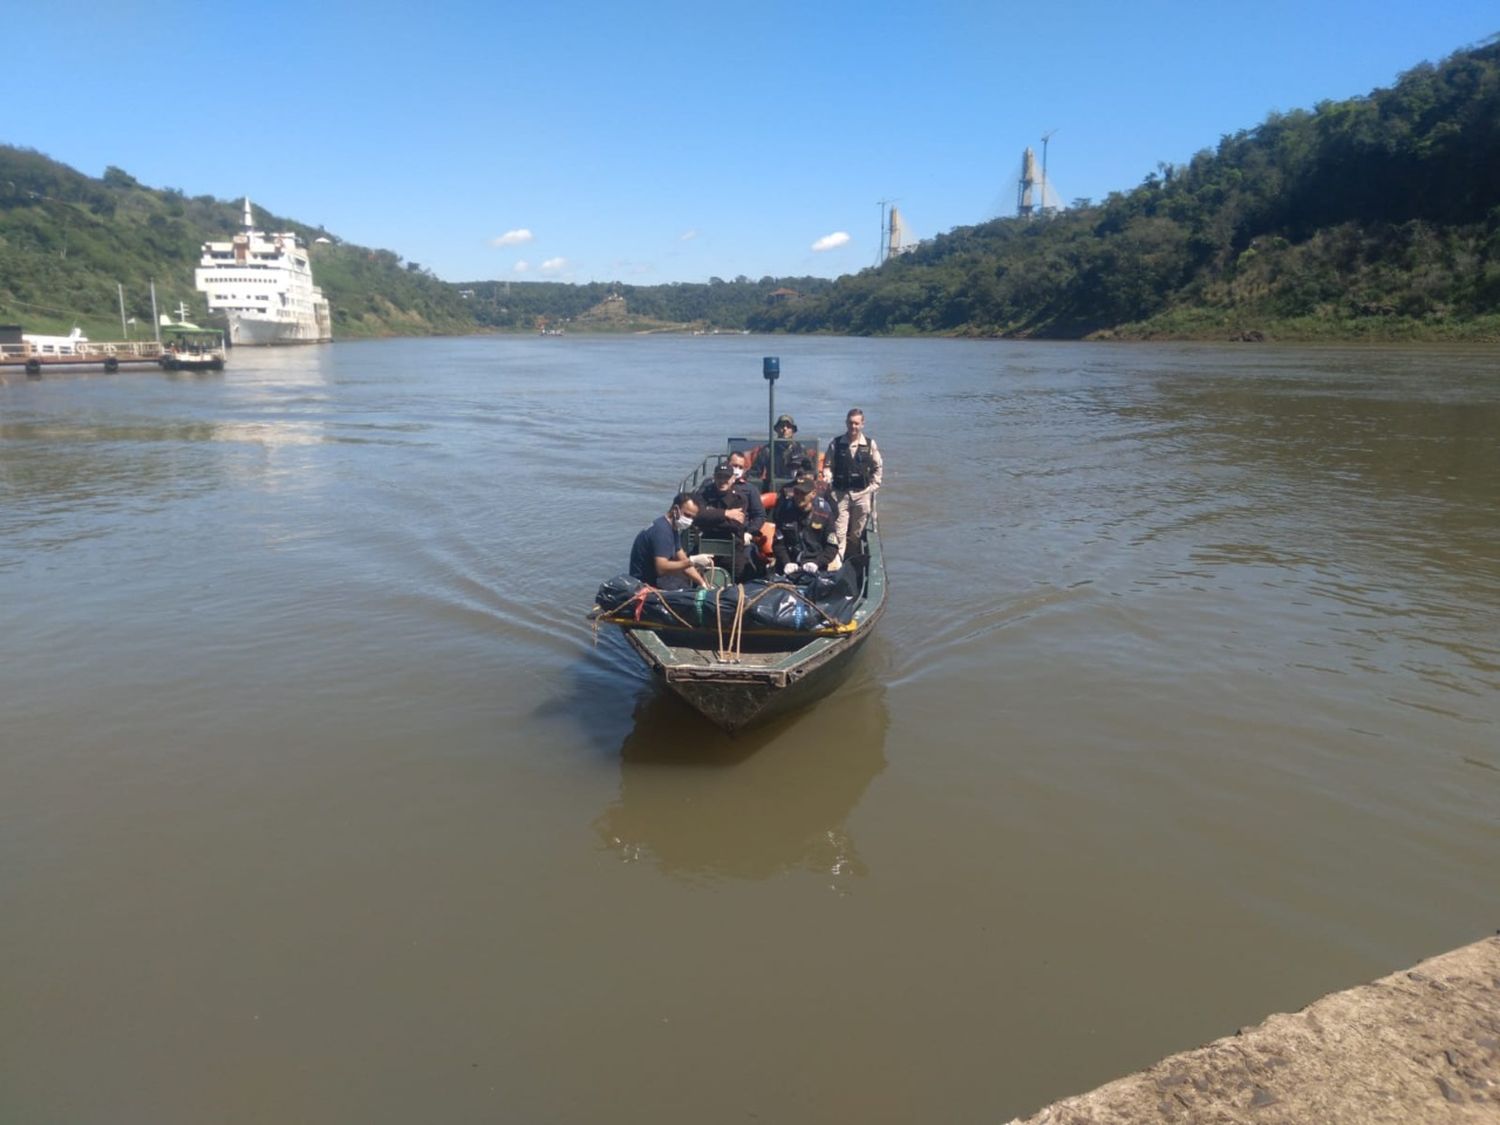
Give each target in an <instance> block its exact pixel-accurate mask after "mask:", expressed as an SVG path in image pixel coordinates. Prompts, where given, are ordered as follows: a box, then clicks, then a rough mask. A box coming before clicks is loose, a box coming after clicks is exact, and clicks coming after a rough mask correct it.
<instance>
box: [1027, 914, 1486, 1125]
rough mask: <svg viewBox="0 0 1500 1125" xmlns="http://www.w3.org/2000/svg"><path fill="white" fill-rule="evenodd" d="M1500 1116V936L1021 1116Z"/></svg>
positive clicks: (1061, 1119) (1348, 1121) (1038, 1121)
mask: <svg viewBox="0 0 1500 1125" xmlns="http://www.w3.org/2000/svg"><path fill="white" fill-rule="evenodd" d="M1272 1121H1275V1122H1309V1123H1310V1122H1318V1123H1320V1125H1356V1123H1359V1125H1363V1123H1365V1122H1373V1121H1390V1122H1419V1121H1444V1122H1448V1121H1452V1122H1490V1123H1494V1122H1500V937H1490V938H1485V939H1484V940H1482V941H1477V942H1475V943H1474V944H1473V945H1466V946H1464V947H1462V948H1461V949H1455V950H1453V951H1452V952H1451V953H1444V954H1441V955H1440V956H1437V957H1433V958H1431V959H1429V960H1426V961H1423V962H1422V963H1421V964H1419V965H1417V966H1416V967H1415V968H1413V969H1409V970H1404V971H1402V972H1397V973H1392V974H1391V975H1390V976H1387V977H1381V978H1380V979H1379V980H1377V981H1374V982H1372V983H1370V984H1362V985H1359V986H1358V987H1356V988H1351V989H1349V990H1347V991H1345V992H1335V993H1331V994H1329V995H1328V996H1325V997H1323V998H1322V999H1321V1000H1318V1001H1316V1002H1315V1003H1313V1004H1311V1005H1309V1006H1308V1007H1306V1008H1304V1009H1303V1010H1302V1011H1300V1012H1297V1013H1295V1014H1291V1015H1288V1014H1280V1015H1274V1016H1271V1017H1270V1018H1269V1019H1267V1020H1266V1021H1265V1022H1264V1023H1261V1024H1259V1025H1258V1026H1256V1027H1251V1028H1244V1029H1242V1030H1240V1031H1239V1032H1236V1033H1235V1034H1234V1035H1231V1036H1227V1037H1225V1038H1223V1039H1217V1040H1215V1041H1214V1042H1212V1043H1209V1044H1208V1045H1207V1046H1204V1047H1198V1048H1196V1049H1195V1050H1191V1051H1184V1052H1183V1053H1181V1054H1177V1055H1172V1056H1171V1057H1169V1058H1166V1059H1163V1060H1162V1061H1161V1062H1159V1063H1157V1064H1156V1065H1155V1066H1152V1067H1149V1068H1148V1069H1146V1070H1143V1071H1139V1072H1138V1073H1136V1074H1132V1075H1130V1076H1128V1077H1126V1078H1121V1079H1119V1080H1117V1081H1114V1082H1110V1083H1108V1084H1107V1085H1104V1086H1100V1087H1099V1088H1098V1089H1097V1090H1094V1091H1092V1092H1091V1093H1087V1094H1080V1095H1078V1096H1076V1097H1071V1098H1065V1099H1063V1100H1062V1101H1059V1102H1054V1103H1053V1104H1052V1105H1050V1106H1048V1107H1047V1108H1045V1109H1043V1110H1041V1111H1040V1112H1038V1113H1036V1114H1034V1115H1033V1116H1031V1117H1027V1118H1025V1119H1024V1121H1021V1120H1018V1121H1014V1122H1012V1123H1011V1125H1136V1123H1142V1125H1143V1123H1145V1122H1179V1123H1182V1125H1189V1123H1198V1122H1204V1123H1207V1122H1214V1123H1215V1125H1219V1123H1225V1125H1227V1123H1231V1122H1233V1123H1238V1122H1272Z"/></svg>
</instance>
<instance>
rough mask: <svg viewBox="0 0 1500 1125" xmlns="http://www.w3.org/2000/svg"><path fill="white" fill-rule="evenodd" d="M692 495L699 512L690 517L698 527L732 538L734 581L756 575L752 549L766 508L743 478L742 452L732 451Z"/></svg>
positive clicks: (757, 554)
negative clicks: (695, 515) (696, 502)
mask: <svg viewBox="0 0 1500 1125" xmlns="http://www.w3.org/2000/svg"><path fill="white" fill-rule="evenodd" d="M693 498H694V499H695V500H697V501H698V515H697V517H696V518H695V519H694V520H693V523H694V524H695V525H696V526H697V528H698V529H699V530H700V531H705V532H707V533H708V534H710V535H720V536H724V537H726V538H729V539H732V540H734V545H735V550H734V576H735V581H737V582H745V581H748V580H749V579H750V578H753V577H755V576H756V575H757V573H758V572H759V562H760V552H759V551H757V550H755V549H754V543H755V538H756V536H757V535H758V534H759V533H760V529H761V528H762V527H763V526H764V525H765V522H766V509H765V505H764V504H762V503H761V499H760V492H759V491H758V490H757V489H755V488H754V487H753V486H752V485H751V484H750V482H749V481H747V480H745V455H744V454H743V453H731V454H730V455H729V459H728V460H727V461H726V462H725V463H724V464H722V465H720V466H719V467H718V468H716V469H715V470H714V475H713V477H712V479H710V480H708V481H705V482H704V484H703V487H701V488H700V489H699V490H698V491H697V492H695V493H694V494H693Z"/></svg>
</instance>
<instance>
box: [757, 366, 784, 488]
mask: <svg viewBox="0 0 1500 1125" xmlns="http://www.w3.org/2000/svg"><path fill="white" fill-rule="evenodd" d="M760 373H761V375H762V376H763V377H764V378H765V380H766V391H767V393H768V395H769V397H770V402H769V403H768V404H767V407H766V458H767V460H766V466H767V470H768V472H767V479H768V480H770V481H772V482H773V483H774V482H775V480H776V446H775V444H774V443H775V441H776V380H777V379H779V378H781V357H780V356H776V355H768V356H766V357H765V359H763V360H761V361H760Z"/></svg>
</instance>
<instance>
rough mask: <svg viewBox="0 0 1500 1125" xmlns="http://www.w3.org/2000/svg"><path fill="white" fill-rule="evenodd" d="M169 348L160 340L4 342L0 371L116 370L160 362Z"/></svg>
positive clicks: (0, 357) (38, 372) (37, 373)
mask: <svg viewBox="0 0 1500 1125" xmlns="http://www.w3.org/2000/svg"><path fill="white" fill-rule="evenodd" d="M163 354H166V348H163V347H162V345H160V344H157V342H156V341H99V342H95V341H78V342H75V344H72V345H69V347H62V348H55V347H52V345H43V347H40V348H39V347H36V345H34V344H26V342H23V344H0V371H10V369H15V368H23V369H24V371H26V374H27V375H40V374H42V372H43V371H46V369H48V368H104V369H105V371H108V372H115V371H118V369H120V368H124V366H139V365H147V363H150V365H160V362H162V356H163Z"/></svg>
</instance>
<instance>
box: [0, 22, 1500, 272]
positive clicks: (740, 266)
mask: <svg viewBox="0 0 1500 1125" xmlns="http://www.w3.org/2000/svg"><path fill="white" fill-rule="evenodd" d="M1496 32H1500V7H1497V6H1496V5H1495V3H1494V0H1484V2H1478V0H1444V2H1443V3H1441V4H1431V5H1413V4H1410V3H1399V4H1398V3H1395V2H1392V0H1366V2H1363V3H1354V2H1345V0H1329V2H1320V0H1301V2H1291V0H1287V2H1282V0H1274V2H1267V3H1247V4H1242V5H1238V6H1229V5H1218V4H1213V3H1203V2H1201V0H1199V2H1185V0H1135V2H1133V3H1121V2H1118V0H1117V2H1113V3H1106V2H1098V0H1077V2H1068V0H1057V2H1054V3H1052V4H1046V5H1044V4H1030V5H1020V4H1012V3H1000V2H993V3H962V2H950V0H936V2H929V3H926V4H883V3H878V2H874V3H864V4H853V3H844V2H838V0H836V2H830V3H822V4H818V3H799V4H793V3H781V2H779V0H770V2H766V3H756V4H753V5H751V4H743V5H715V4H713V3H692V4H689V3H650V2H648V0H640V2H636V3H583V2H577V3H569V2H560V3H551V4H528V5H524V6H522V5H515V4H508V3H446V4H445V3H430V4H427V5H418V4H411V3H403V4H394V3H385V2H380V0H376V2H373V3H364V4H343V3H328V4H320V3H316V2H310V3H280V2H277V0H264V2H260V3H239V4H212V5H210V4H202V5H198V4H170V3H159V4H140V3H131V2H129V0H123V2H120V3H115V4H111V5H104V4H101V3H97V2H94V3H78V2H76V0H61V2H56V3H47V4H42V3H33V4H27V5H15V6H13V7H12V8H11V10H10V11H9V12H8V14H7V16H6V19H5V34H6V38H7V41H8V42H9V43H11V44H12V46H14V45H16V44H21V45H23V46H24V45H27V44H31V45H33V46H34V49H23V50H15V49H9V50H7V51H6V54H5V63H4V73H3V85H4V87H5V95H4V97H3V99H0V122H3V125H0V141H4V142H6V143H10V144H19V145H25V146H29V147H31V148H35V149H38V150H40V151H42V152H45V153H47V154H48V155H50V156H52V157H54V158H56V159H58V160H61V161H63V162H64V163H67V164H71V165H72V166H74V167H76V168H78V169H80V170H81V171H84V172H87V173H89V174H91V175H99V174H101V173H102V172H103V170H104V168H105V166H106V165H110V164H114V165H118V166H119V167H121V168H124V169H125V170H126V171H128V172H130V173H131V174H132V175H134V176H135V177H136V178H137V179H139V180H140V181H141V182H143V183H146V184H150V185H152V186H154V187H176V188H181V189H182V190H184V191H185V192H187V193H188V194H189V195H202V194H209V195H214V196H218V197H220V198H230V197H234V196H238V195H240V194H244V193H248V194H249V195H250V196H251V198H252V200H254V201H257V202H263V203H264V204H265V205H266V206H267V207H269V208H271V209H272V210H273V211H275V212H276V213H277V214H280V215H286V216H291V217H295V218H297V219H300V220H302V221H304V222H309V223H313V224H318V223H321V224H323V225H325V226H326V227H327V228H328V229H329V230H330V231H332V232H334V233H335V234H337V235H339V236H340V237H343V238H346V239H349V240H351V241H354V242H358V243H362V244H365V245H369V246H377V247H384V248H387V249H390V250H394V251H396V252H397V253H398V254H400V255H402V256H403V257H405V258H407V259H409V260H412V261H416V262H420V263H421V264H422V265H424V266H428V267H429V268H431V269H433V270H434V271H435V272H436V273H437V274H438V276H440V277H443V278H445V279H447V280H450V281H467V280H479V279H487V278H501V279H505V278H509V279H515V280H534V279H543V278H552V279H558V280H569V281H589V280H621V281H626V282H630V283H635V284H656V283H661V282H669V281H704V280H706V279H707V278H709V277H710V276H719V277H723V278H732V277H735V276H737V275H740V274H744V275H747V276H749V277H752V278H755V277H761V276H763V275H767V274H770V275H775V276H789V275H799V274H816V275H821V276H829V277H832V276H837V275H839V274H842V273H849V272H853V271H855V270H858V269H860V268H862V267H864V266H867V265H870V264H872V263H873V262H874V260H875V256H876V253H877V238H878V233H879V226H880V207H879V203H878V201H879V200H881V199H894V200H896V201H897V206H899V207H900V208H901V211H902V214H903V215H904V216H905V218H906V221H907V223H908V224H909V226H910V227H911V228H912V229H913V230H914V231H915V233H916V234H917V235H919V236H922V237H928V236H931V235H934V234H937V233H940V232H942V231H945V230H950V229H952V228H953V227H955V226H960V225H964V224H968V223H974V222H979V221H982V220H984V219H986V218H991V217H993V216H995V215H996V214H1000V213H1010V211H1012V210H1013V208H1014V202H1015V179H1016V175H1017V172H1018V169H1019V163H1020V154H1021V151H1022V149H1023V148H1024V147H1025V146H1026V145H1028V144H1030V145H1033V146H1037V147H1038V148H1039V138H1040V137H1041V135H1042V134H1043V133H1044V132H1046V131H1048V130H1056V134H1055V135H1054V136H1053V138H1052V141H1051V145H1050V150H1049V160H1048V165H1049V167H1048V171H1049V173H1050V176H1051V179H1052V182H1053V185H1054V187H1055V188H1056V190H1057V192H1058V193H1059V194H1060V195H1061V196H1062V198H1063V199H1064V200H1065V201H1066V200H1072V199H1075V198H1077V197H1080V196H1089V197H1093V198H1101V197H1103V196H1105V195H1107V194H1108V193H1109V192H1110V191H1114V190H1120V189H1125V188H1129V187H1131V186H1133V185H1135V184H1137V183H1139V182H1140V180H1141V179H1142V178H1143V177H1144V176H1145V175H1146V174H1147V173H1148V172H1150V171H1152V170H1153V169H1154V168H1155V167H1156V164H1157V162H1158V161H1180V160H1184V159H1186V158H1187V157H1190V156H1191V155H1192V154H1193V153H1194V152H1195V151H1197V150H1199V149H1201V148H1205V147H1212V146H1213V145H1215V144H1216V143H1217V142H1218V139H1219V137H1220V136H1221V135H1223V134H1225V133H1231V132H1234V131H1236V130H1238V129H1242V128H1249V127H1253V126H1254V125H1256V124H1257V123H1259V122H1260V121H1261V120H1262V119H1263V118H1264V117H1265V115H1266V114H1267V113H1268V112H1269V111H1271V110H1289V109H1294V108H1298V107H1311V106H1313V105H1314V104H1316V103H1317V102H1318V101H1320V100H1322V99H1325V98H1342V97H1348V96H1351V95H1355V94H1361V93H1366V92H1368V91H1369V90H1370V89H1372V88H1374V87H1376V86H1386V85H1390V84H1391V83H1392V82H1393V81H1394V80H1395V78H1396V76H1397V75H1398V74H1399V73H1400V72H1401V71H1403V70H1405V69H1407V68H1409V67H1410V66H1413V65H1415V64H1416V63H1418V62H1421V61H1423V60H1431V61H1437V60H1438V59H1441V58H1443V57H1444V56H1446V55H1448V54H1450V53H1452V52H1453V51H1455V50H1457V49H1459V48H1461V47H1464V46H1469V45H1473V44H1475V43H1478V42H1480V41H1482V40H1484V39H1485V38H1487V37H1488V36H1490V35H1493V34H1495V33H1496ZM841 234H842V235H846V236H847V239H846V240H841V239H840V238H838V237H837V236H838V235H841ZM507 235H509V238H507V237H506V236H507ZM829 236H834V237H832V238H830V237H829ZM820 240H822V241H823V242H824V243H832V244H833V245H832V247H831V248H829V249H825V250H814V249H813V248H812V247H813V246H814V244H815V243H819V241H820Z"/></svg>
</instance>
